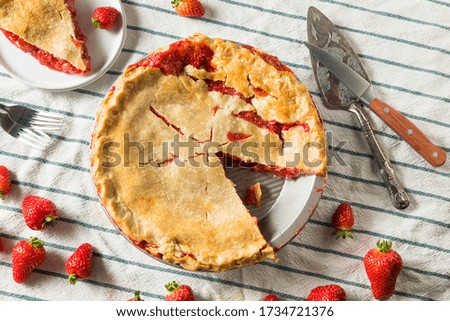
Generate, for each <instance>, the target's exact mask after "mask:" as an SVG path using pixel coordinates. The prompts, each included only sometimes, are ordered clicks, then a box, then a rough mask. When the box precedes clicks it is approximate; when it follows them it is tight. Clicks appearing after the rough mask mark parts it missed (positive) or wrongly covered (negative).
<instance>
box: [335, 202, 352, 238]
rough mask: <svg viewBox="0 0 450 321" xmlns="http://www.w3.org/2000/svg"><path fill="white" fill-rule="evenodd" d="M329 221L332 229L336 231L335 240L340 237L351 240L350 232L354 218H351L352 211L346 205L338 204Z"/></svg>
mask: <svg viewBox="0 0 450 321" xmlns="http://www.w3.org/2000/svg"><path fill="white" fill-rule="evenodd" d="M331 220H332V224H333V226H334V228H335V229H336V230H337V232H336V238H340V237H341V236H342V238H344V239H345V238H346V237H347V236H348V237H349V238H351V239H352V238H353V235H352V233H351V232H350V230H351V229H352V227H353V224H355V218H354V216H353V210H352V208H351V207H350V205H349V204H348V203H342V204H340V205H339V206H338V208H337V209H336V212H334V215H333V217H332V219H331Z"/></svg>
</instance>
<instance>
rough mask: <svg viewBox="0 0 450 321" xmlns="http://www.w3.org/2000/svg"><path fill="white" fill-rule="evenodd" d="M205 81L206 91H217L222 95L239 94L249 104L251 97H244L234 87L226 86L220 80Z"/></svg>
mask: <svg viewBox="0 0 450 321" xmlns="http://www.w3.org/2000/svg"><path fill="white" fill-rule="evenodd" d="M205 82H206V83H207V84H208V91H218V92H220V93H222V94H224V95H228V96H239V97H240V98H241V99H242V100H244V101H245V102H246V103H247V104H250V103H251V101H252V98H253V97H249V98H245V96H244V95H243V94H242V93H240V92H239V91H237V90H236V89H234V88H231V87H228V86H227V85H225V83H224V82H223V81H221V80H218V81H213V80H208V79H206V80H205Z"/></svg>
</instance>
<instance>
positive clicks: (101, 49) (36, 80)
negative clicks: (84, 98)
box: [0, 0, 127, 91]
mask: <svg viewBox="0 0 450 321" xmlns="http://www.w3.org/2000/svg"><path fill="white" fill-rule="evenodd" d="M99 6H111V7H115V8H116V9H117V10H118V11H120V17H119V19H118V20H117V23H116V25H115V26H114V27H113V28H112V29H110V30H102V29H97V28H94V26H93V25H92V22H91V18H92V14H93V12H94V10H95V8H97V7H99ZM75 7H76V9H77V20H78V21H79V23H80V28H81V30H82V32H83V33H84V34H85V35H86V37H87V38H88V42H87V47H88V53H89V55H90V56H91V65H92V73H91V74H89V75H88V76H79V75H69V74H65V73H63V72H58V71H54V70H52V69H50V68H48V67H46V66H43V65H41V64H40V63H39V61H37V60H36V59H34V58H33V57H32V56H31V55H30V54H26V53H24V52H23V51H21V50H20V49H18V48H17V47H16V46H14V45H13V44H12V43H10V42H9V40H8V39H6V37H4V36H3V34H0V65H1V66H2V67H3V68H4V69H6V71H7V72H8V73H9V74H10V75H11V76H12V77H14V78H16V79H18V80H20V81H22V82H24V83H26V84H28V85H30V86H32V87H36V88H41V89H46V90H50V91H66V90H73V89H76V88H80V87H83V86H86V85H88V84H90V83H92V82H93V81H95V80H97V79H98V78H99V77H101V76H103V75H104V74H105V72H107V71H108V70H109V68H111V66H112V65H113V64H114V62H115V61H116V59H117V58H118V57H119V55H120V53H121V51H122V47H123V44H124V42H125V35H126V28H127V22H126V15H125V10H124V8H123V5H122V2H121V1H120V0H102V1H101V2H98V1H90V0H76V1H75Z"/></svg>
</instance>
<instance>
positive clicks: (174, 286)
mask: <svg viewBox="0 0 450 321" xmlns="http://www.w3.org/2000/svg"><path fill="white" fill-rule="evenodd" d="M166 289H167V291H169V293H168V294H167V295H166V301H195V297H194V293H193V292H192V289H191V287H190V286H188V285H180V284H178V283H177V282H175V281H173V282H171V283H168V284H166Z"/></svg>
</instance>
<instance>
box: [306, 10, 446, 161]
mask: <svg viewBox="0 0 450 321" xmlns="http://www.w3.org/2000/svg"><path fill="white" fill-rule="evenodd" d="M308 40H309V42H310V43H306V44H305V45H306V46H307V47H308V48H309V50H310V51H311V52H312V54H313V55H314V56H315V58H316V59H317V60H319V61H320V63H321V64H322V65H323V66H325V67H326V68H327V69H328V70H329V71H330V72H331V73H333V74H334V75H335V76H336V78H337V80H338V81H339V84H338V86H341V83H342V84H343V85H345V86H346V87H347V88H348V89H350V91H351V92H353V93H354V94H355V95H356V96H357V97H358V99H359V100H360V101H362V102H363V103H364V104H366V105H367V106H369V108H370V109H371V110H372V111H373V112H375V114H377V115H378V117H380V118H381V119H382V120H383V121H384V122H385V123H386V124H387V125H388V126H389V127H391V128H392V129H393V130H394V131H395V132H396V133H397V134H398V135H399V136H400V137H402V138H403V139H404V140H405V141H406V142H407V143H408V144H410V145H411V146H412V148H414V150H415V151H416V152H418V153H419V154H420V155H421V156H422V157H423V158H424V159H425V160H426V161H427V162H429V163H430V164H431V165H433V166H441V165H442V164H444V163H445V161H446V157H447V156H446V153H445V151H444V150H442V149H441V148H438V147H437V146H435V145H434V144H433V143H432V142H431V141H430V140H429V139H428V138H427V137H426V136H425V135H424V133H422V132H421V131H420V130H419V128H417V127H416V126H415V125H414V124H413V123H412V122H411V121H409V120H408V119H407V118H406V117H405V116H403V115H402V114H401V113H400V112H398V111H397V110H395V109H394V108H393V107H391V106H389V105H388V104H386V103H385V102H383V101H381V100H380V99H378V98H377V97H376V96H375V93H374V91H373V88H372V84H371V83H370V80H369V77H368V76H367V73H366V72H365V71H364V69H363V66H362V63H361V61H360V60H359V58H358V56H357V55H356V54H355V53H354V51H353V50H352V49H351V45H350V42H349V41H348V40H347V39H346V38H345V37H344V35H343V34H342V33H341V32H340V31H339V30H337V28H336V26H334V25H333V24H332V23H331V21H330V20H329V19H328V18H327V17H325V16H324V15H323V14H322V13H321V12H320V11H319V10H317V9H316V8H314V7H310V9H309V11H308ZM335 81H336V80H335Z"/></svg>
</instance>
